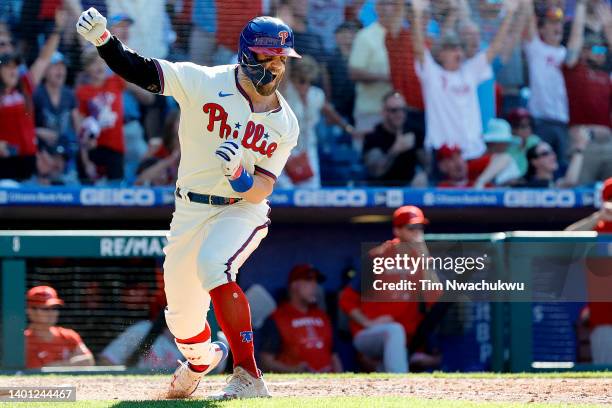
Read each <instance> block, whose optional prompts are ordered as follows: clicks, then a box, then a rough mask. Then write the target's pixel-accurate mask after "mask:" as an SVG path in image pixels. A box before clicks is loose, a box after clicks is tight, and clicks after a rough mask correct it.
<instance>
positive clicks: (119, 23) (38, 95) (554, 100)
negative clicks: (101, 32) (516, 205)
mask: <svg viewBox="0 0 612 408" xmlns="http://www.w3.org/2000/svg"><path fill="white" fill-rule="evenodd" d="M90 6H94V7H96V8H98V10H100V11H101V12H102V13H103V14H105V15H106V16H107V17H108V26H109V29H110V31H111V33H112V34H113V35H115V36H117V37H118V38H119V39H120V40H121V41H123V42H124V43H125V44H127V45H128V46H129V47H131V48H132V49H134V50H136V51H137V52H139V53H140V54H142V55H145V56H147V57H153V58H166V59H169V60H173V61H176V60H190V61H193V62H195V63H198V64H205V65H214V64H231V63H235V61H236V52H237V44H238V36H239V32H240V31H241V29H242V27H243V25H244V23H245V22H246V21H248V20H249V19H250V18H252V17H254V16H256V15H262V14H267V15H276V16H278V17H280V18H282V19H283V20H285V21H286V22H287V23H288V24H289V25H290V26H291V27H292V28H293V30H294V34H295V43H296V49H297V51H298V52H299V53H300V54H301V55H303V56H304V58H302V59H301V60H296V61H292V63H291V64H290V66H289V67H288V71H287V72H288V78H286V80H285V81H284V83H283V85H282V88H281V92H282V93H283V95H284V96H285V97H286V99H287V101H288V102H289V103H290V105H291V106H292V108H293V110H294V112H295V113H296V116H297V117H298V119H299V122H300V139H299V144H298V146H297V147H296V149H295V150H294V152H293V155H292V157H291V158H290V159H289V161H288V164H287V167H286V169H285V172H284V174H283V176H282V177H281V178H280V179H279V186H281V187H285V188H290V187H294V186H295V187H313V188H318V187H320V186H325V185H384V186H412V187H426V186H439V187H446V188H456V187H472V188H487V187H494V186H523V187H525V186H534V187H537V186H540V187H541V186H558V187H573V186H578V185H592V184H593V183H595V182H596V181H599V180H603V179H605V178H607V177H610V176H612V160H610V157H612V131H611V121H612V110H611V106H612V82H611V67H612V58H611V55H612V53H610V50H609V45H610V43H612V10H611V6H610V3H609V2H608V1H605V0H503V1H491V0H440V1H429V0H366V1H363V0H353V1H345V0H334V1H325V0H310V1H308V0H272V1H263V0H255V1H253V0H248V1H238V0H235V1H234V0H233V1H231V2H230V1H227V2H222V1H213V0H182V1H178V0H154V1H147V2H144V1H128V0H106V1H105V0H89V1H87V0H81V1H80V0H41V1H29V0H5V1H3V2H2V5H1V6H0V180H13V181H3V184H4V185H18V184H21V185H69V186H71V185H82V184H90V185H91V184H93V185H110V186H113V185H133V184H136V185H155V186H157V185H172V184H173V182H174V180H175V179H176V174H177V166H178V161H179V158H180V151H179V148H178V134H177V133H178V122H179V113H178V106H177V104H176V103H175V102H174V101H173V100H172V99H171V98H165V97H162V96H159V95H154V94H151V93H148V92H146V91H143V90H142V89H140V88H138V87H137V86H134V85H133V84H130V83H126V82H125V81H124V80H123V79H121V78H119V77H118V76H117V75H115V74H113V73H112V71H110V70H109V69H108V67H107V66H106V64H105V63H104V61H103V60H102V59H101V58H100V57H99V56H98V55H97V52H96V51H95V50H94V49H92V48H90V47H89V46H88V45H86V44H85V43H84V42H83V41H82V40H81V39H80V38H79V36H78V35H77V34H76V31H75V30H74V22H75V21H76V18H77V16H78V15H79V13H80V12H81V11H82V10H83V9H86V8H88V7H90Z"/></svg>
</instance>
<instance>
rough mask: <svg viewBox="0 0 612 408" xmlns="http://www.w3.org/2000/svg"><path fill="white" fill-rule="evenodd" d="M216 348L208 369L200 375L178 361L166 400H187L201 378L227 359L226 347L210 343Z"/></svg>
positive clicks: (219, 343)
mask: <svg viewBox="0 0 612 408" xmlns="http://www.w3.org/2000/svg"><path fill="white" fill-rule="evenodd" d="M211 345H212V346H213V347H215V348H216V350H215V356H214V359H213V361H212V363H210V364H209V366H208V368H207V369H206V370H204V371H202V372H201V373H199V372H197V371H193V370H192V369H191V368H189V364H187V362H184V361H180V360H179V361H178V363H179V366H178V368H177V369H176V370H175V371H174V375H173V376H172V382H171V383H170V388H169V389H168V393H167V395H166V397H167V398H187V397H189V396H190V395H191V394H193V393H194V391H195V390H196V388H198V384H200V380H201V379H202V377H203V376H204V375H206V374H208V373H209V372H211V371H212V370H214V369H215V367H217V366H218V365H219V363H221V362H222V361H223V360H225V359H226V358H227V347H226V346H225V344H223V343H221V342H218V341H214V342H212V343H211Z"/></svg>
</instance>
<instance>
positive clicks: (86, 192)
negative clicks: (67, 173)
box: [80, 188, 155, 207]
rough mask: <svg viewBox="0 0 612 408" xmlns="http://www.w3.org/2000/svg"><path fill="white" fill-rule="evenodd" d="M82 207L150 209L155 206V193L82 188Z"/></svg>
mask: <svg viewBox="0 0 612 408" xmlns="http://www.w3.org/2000/svg"><path fill="white" fill-rule="evenodd" d="M80 198H81V204H82V205H105V206H111V205H117V206H139V207H151V206H153V205H154V204H155V192H154V191H153V190H151V189H147V188H84V189H82V190H81V197H80Z"/></svg>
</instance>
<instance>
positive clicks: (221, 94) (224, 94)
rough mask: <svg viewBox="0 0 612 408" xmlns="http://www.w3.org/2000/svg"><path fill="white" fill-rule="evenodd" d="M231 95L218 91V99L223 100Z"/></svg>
mask: <svg viewBox="0 0 612 408" xmlns="http://www.w3.org/2000/svg"><path fill="white" fill-rule="evenodd" d="M232 95H233V93H223V91H219V98H225V97H226V96H232Z"/></svg>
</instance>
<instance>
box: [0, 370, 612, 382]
mask: <svg viewBox="0 0 612 408" xmlns="http://www.w3.org/2000/svg"><path fill="white" fill-rule="evenodd" d="M70 375H72V374H25V375H24V376H25V377H30V378H43V377H44V378H54V377H55V378H59V377H66V376H70ZM77 375H79V376H87V378H92V379H96V378H108V377H122V376H125V377H130V378H150V377H167V376H168V375H170V373H168V374H86V373H83V374H77ZM9 377H13V376H12V375H6V374H0V381H2V379H3V378H9ZM210 377H213V378H214V377H215V376H210ZM225 377H226V375H222V376H218V378H225ZM306 377H308V378H310V377H313V375H312V374H266V377H265V378H266V379H267V380H272V381H288V380H296V379H300V378H306ZM397 377H409V378H410V377H420V378H427V377H431V378H450V379H452V378H474V379H480V378H508V379H510V378H612V371H561V372H537V373H488V372H482V373H459V372H457V373H448V372H434V373H420V374H414V373H411V374H390V373H369V374H363V373H342V374H316V375H314V378H317V379H326V378H335V379H342V378H347V379H348V378H366V379H368V378H370V379H386V378H397Z"/></svg>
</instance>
